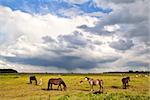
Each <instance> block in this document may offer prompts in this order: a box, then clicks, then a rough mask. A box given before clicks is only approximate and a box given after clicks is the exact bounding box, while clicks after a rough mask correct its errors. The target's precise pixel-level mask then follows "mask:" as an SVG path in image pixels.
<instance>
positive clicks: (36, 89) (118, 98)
mask: <svg viewBox="0 0 150 100" xmlns="http://www.w3.org/2000/svg"><path fill="white" fill-rule="evenodd" d="M34 75H36V77H37V79H40V78H42V79H43V84H42V85H40V86H39V85H38V86H36V85H34V84H32V85H31V84H28V83H29V74H0V100H150V91H149V88H150V85H149V83H150V82H149V79H150V76H148V77H145V75H144V74H143V75H141V76H140V77H135V76H136V75H135V74H124V75H121V74H98V75H90V74H86V75H76V74H72V75H67V74H64V75H62V74H58V75H51V74H34ZM85 76H88V77H91V78H95V79H97V78H98V79H103V81H104V93H103V94H92V93H91V92H90V86H89V84H88V82H87V81H83V83H80V80H83V78H84V77H85ZM125 76H130V78H131V79H130V80H131V81H130V83H129V84H130V86H129V88H128V89H122V87H121V85H122V83H121V79H122V77H125ZM58 77H60V78H62V79H63V80H64V81H65V83H66V84H67V87H68V89H67V91H57V90H51V91H48V90H46V89H47V83H48V79H49V78H58ZM53 88H57V86H54V87H53ZM94 89H95V90H98V89H99V88H98V86H95V87H94Z"/></svg>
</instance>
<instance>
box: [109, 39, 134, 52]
mask: <svg viewBox="0 0 150 100" xmlns="http://www.w3.org/2000/svg"><path fill="white" fill-rule="evenodd" d="M109 46H110V47H112V48H114V49H117V50H128V49H130V48H131V47H132V46H134V44H133V42H132V40H121V39H120V40H119V41H117V42H112V43H110V45H109Z"/></svg>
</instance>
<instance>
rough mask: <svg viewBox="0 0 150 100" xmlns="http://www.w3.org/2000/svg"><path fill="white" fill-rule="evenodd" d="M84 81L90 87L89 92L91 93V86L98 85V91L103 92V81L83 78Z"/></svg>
mask: <svg viewBox="0 0 150 100" xmlns="http://www.w3.org/2000/svg"><path fill="white" fill-rule="evenodd" d="M85 80H86V81H88V82H89V84H90V86H91V91H93V85H99V88H100V90H102V91H103V86H102V85H103V80H99V79H96V80H94V79H92V78H88V77H85Z"/></svg>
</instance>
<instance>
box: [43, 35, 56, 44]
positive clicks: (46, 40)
mask: <svg viewBox="0 0 150 100" xmlns="http://www.w3.org/2000/svg"><path fill="white" fill-rule="evenodd" d="M42 39H43V41H44V43H52V42H56V41H55V40H54V39H53V38H52V37H51V36H43V37H42Z"/></svg>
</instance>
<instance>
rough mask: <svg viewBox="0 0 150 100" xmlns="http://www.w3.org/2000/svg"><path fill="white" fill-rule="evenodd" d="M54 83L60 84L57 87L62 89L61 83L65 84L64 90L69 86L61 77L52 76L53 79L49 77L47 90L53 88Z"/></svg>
mask: <svg viewBox="0 0 150 100" xmlns="http://www.w3.org/2000/svg"><path fill="white" fill-rule="evenodd" d="M52 84H54V85H58V88H57V89H59V88H60V89H61V90H62V88H61V84H62V85H63V87H64V88H63V89H64V90H66V89H67V86H66V84H65V82H64V81H63V80H62V79H61V78H51V79H49V81H48V88H47V90H50V89H51V90H52Z"/></svg>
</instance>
